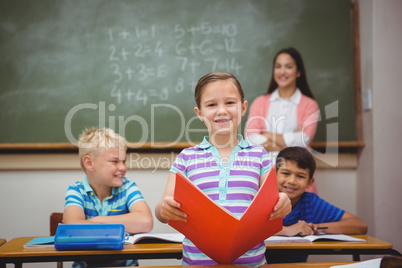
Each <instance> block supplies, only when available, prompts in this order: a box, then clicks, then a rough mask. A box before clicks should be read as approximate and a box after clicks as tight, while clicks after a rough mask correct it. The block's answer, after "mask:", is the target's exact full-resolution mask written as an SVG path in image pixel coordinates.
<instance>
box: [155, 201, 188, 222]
mask: <svg viewBox="0 0 402 268" xmlns="http://www.w3.org/2000/svg"><path fill="white" fill-rule="evenodd" d="M180 206H181V205H180V203H179V202H176V201H175V200H174V199H173V196H166V197H164V198H163V199H162V200H161V202H160V215H161V217H162V218H164V219H165V220H168V221H169V220H173V221H183V222H187V214H186V213H185V212H183V211H182V210H180Z"/></svg>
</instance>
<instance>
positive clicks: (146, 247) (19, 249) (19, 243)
mask: <svg viewBox="0 0 402 268" xmlns="http://www.w3.org/2000/svg"><path fill="white" fill-rule="evenodd" d="M33 238H35V237H18V238H13V239H11V240H10V241H8V242H7V243H6V244H5V245H3V246H2V247H0V258H2V257H25V256H48V255H53V256H63V255H114V254H143V253H181V252H182V244H179V243H162V244H135V245H124V247H123V249H121V250H68V251H59V250H56V249H54V248H29V249H26V248H24V245H25V244H26V243H28V242H29V241H31V240H32V239H33Z"/></svg>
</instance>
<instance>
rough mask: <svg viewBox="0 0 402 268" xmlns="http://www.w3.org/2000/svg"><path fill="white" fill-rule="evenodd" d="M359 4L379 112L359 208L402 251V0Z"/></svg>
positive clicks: (371, 122)
mask: <svg viewBox="0 0 402 268" xmlns="http://www.w3.org/2000/svg"><path fill="white" fill-rule="evenodd" d="M359 3H360V5H361V9H362V11H363V14H362V16H361V36H362V41H363V42H361V48H362V63H363V64H362V76H363V81H362V86H363V90H364V89H368V88H371V89H372V92H373V110H372V111H370V112H366V113H365V114H364V123H365V124H366V126H365V129H364V135H365V136H366V137H367V139H366V140H367V142H368V143H367V146H366V148H365V150H364V151H363V152H362V156H361V158H360V165H359V169H358V172H357V178H358V179H357V180H358V184H359V186H360V187H359V188H358V189H359V201H358V203H359V204H358V207H359V208H361V211H362V213H364V215H365V216H366V218H367V219H366V220H367V221H368V223H369V226H370V230H369V232H370V234H372V235H374V236H376V237H378V238H380V239H384V240H387V241H390V242H392V243H393V245H394V248H396V249H397V250H398V251H402V233H401V231H400V229H401V228H400V227H401V222H402V208H401V204H402V195H401V192H400V189H402V179H401V178H400V171H401V168H400V167H401V164H400V162H401V160H402V150H401V149H402V146H401V145H400V140H401V136H402V123H401V122H402V112H401V108H400V107H401V105H400V100H401V99H402V90H401V85H402V71H401V63H402V53H401V48H402V30H401V25H402V16H401V13H402V1H400V0H386V1H380V0H374V1H363V0H361V1H359ZM360 197H361V199H360Z"/></svg>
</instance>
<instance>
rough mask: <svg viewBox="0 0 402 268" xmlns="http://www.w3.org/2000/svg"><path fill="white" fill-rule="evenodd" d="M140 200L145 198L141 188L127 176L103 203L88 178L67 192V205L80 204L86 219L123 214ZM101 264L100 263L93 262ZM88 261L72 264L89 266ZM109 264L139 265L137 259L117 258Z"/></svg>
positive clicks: (97, 264)
mask: <svg viewBox="0 0 402 268" xmlns="http://www.w3.org/2000/svg"><path fill="white" fill-rule="evenodd" d="M140 200H144V198H143V196H142V194H141V192H140V189H139V188H138V187H137V185H136V184H135V182H133V181H130V180H128V179H126V178H124V179H123V185H122V186H120V187H113V188H112V194H111V195H110V196H108V197H107V198H105V199H104V200H103V202H102V203H101V202H100V200H99V198H98V197H97V196H96V195H95V192H94V191H93V189H92V187H91V186H90V185H89V182H88V178H85V179H84V180H83V181H81V182H76V183H75V184H72V185H70V186H69V187H68V189H67V192H66V203H65V207H68V206H79V207H80V208H82V209H83V210H84V213H85V219H90V218H93V217H96V216H113V215H122V214H127V213H129V212H130V208H131V206H132V205H133V204H134V203H135V202H137V201H140ZM91 264H92V265H94V264H95V266H99V265H100V264H99V263H96V262H95V263H91ZM87 265H88V263H87V262H84V261H76V262H74V263H73V264H72V267H73V268H83V267H87ZM107 265H108V266H124V267H126V266H138V261H137V260H122V261H120V260H117V261H114V262H109V263H108V264H107Z"/></svg>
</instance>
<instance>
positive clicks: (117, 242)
mask: <svg viewBox="0 0 402 268" xmlns="http://www.w3.org/2000/svg"><path fill="white" fill-rule="evenodd" d="M124 241H125V234H124V225H123V224H60V225H59V226H58V227H57V231H56V235H55V237H54V247H55V248H56V250H86V249H122V248H123V246H124Z"/></svg>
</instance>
